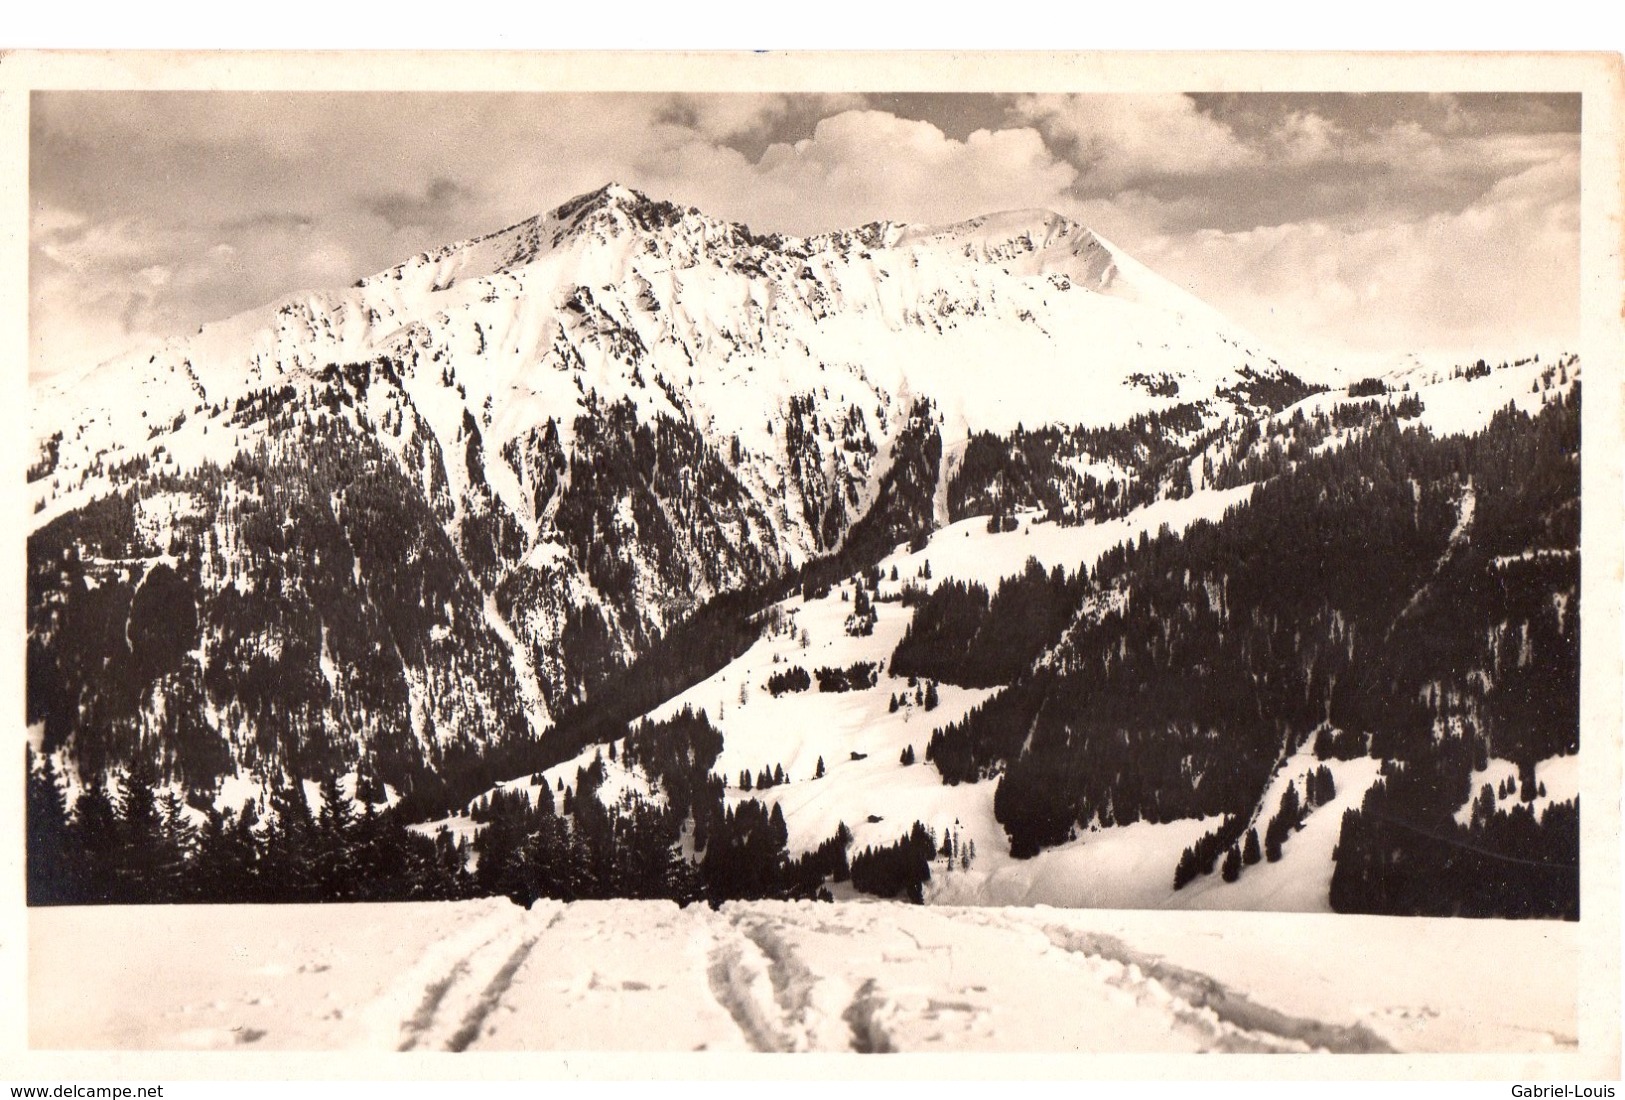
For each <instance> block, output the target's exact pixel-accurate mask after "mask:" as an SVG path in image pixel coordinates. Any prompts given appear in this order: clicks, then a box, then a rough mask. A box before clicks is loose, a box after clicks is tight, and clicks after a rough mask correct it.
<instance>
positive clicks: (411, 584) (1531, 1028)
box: [7, 55, 1622, 1078]
mask: <svg viewBox="0 0 1625 1100" xmlns="http://www.w3.org/2000/svg"><path fill="white" fill-rule="evenodd" d="M36 60H37V59H36ZM216 60H217V61H218V59H216ZM598 60H599V61H600V62H601V63H602V64H603V65H605V66H610V71H609V72H608V74H607V75H604V74H602V73H597V72H594V71H593V70H591V69H590V68H589V67H587V66H586V65H585V64H584V63H583V59H579V58H578V59H575V60H574V62H573V63H566V62H565V61H564V60H561V59H556V58H555V59H552V61H544V60H542V59H540V58H526V57H525V56H523V55H515V56H510V57H507V58H503V59H500V60H499V59H496V58H492V59H490V61H489V64H487V65H482V64H480V63H478V62H472V63H465V64H464V65H463V66H462V67H461V68H454V67H452V66H451V65H450V64H449V62H446V61H444V60H440V61H435V60H424V61H422V62H420V63H419V67H418V68H416V69H414V68H413V63H412V60H411V59H410V58H405V57H394V58H385V57H367V56H362V57H358V58H356V59H354V61H353V62H346V60H345V58H344V57H343V56H342V55H339V56H334V57H328V58H311V59H309V66H308V68H303V69H298V70H297V71H295V67H293V66H287V67H286V68H285V69H278V68H277V67H276V65H275V64H274V63H272V62H267V61H265V59H260V60H259V61H258V62H257V63H253V62H252V59H247V58H245V59H243V61H242V64H243V66H244V67H243V68H241V69H228V68H218V66H217V70H215V71H212V72H213V75H210V74H209V73H205V74H204V75H203V77H202V78H199V77H198V75H197V74H196V73H194V72H192V71H191V70H189V69H188V68H187V66H186V65H183V64H178V63H177V64H175V65H173V66H162V67H157V68H154V69H152V70H150V71H148V70H141V69H135V70H131V73H133V75H131V73H125V74H123V75H120V74H118V73H110V72H109V70H108V69H107V68H106V67H105V66H103V67H98V65H97V64H94V63H87V66H86V69H85V72H84V80H83V82H82V83H79V84H76V83H74V82H73V81H71V80H68V81H64V80H61V79H53V80H51V81H48V82H41V83H39V84H37V85H36V86H33V87H30V88H26V89H24V90H22V91H21V92H8V93H7V94H8V97H10V98H11V99H12V100H13V104H12V110H13V113H14V114H16V115H18V116H19V117H20V118H21V119H22V125H23V126H24V127H25V129H26V164H27V168H26V180H25V185H26V196H25V199H26V225H25V226H23V227H22V229H23V233H24V235H23V237H22V238H20V239H19V240H18V242H17V244H16V247H15V249H14V251H15V252H16V253H17V255H16V256H15V257H14V260H15V261H16V262H17V263H18V264H19V265H21V264H22V263H23V262H24V257H23V256H22V255H21V253H22V252H23V250H24V247H25V246H26V276H25V278H26V299H27V301H26V384H23V383H22V381H21V380H20V379H19V380H18V381H17V386H16V392H17V393H18V394H19V401H20V402H21V405H22V407H21V408H19V409H18V410H14V413H13V415H14V416H16V417H17V418H18V422H19V425H20V426H19V430H20V431H21V433H22V435H21V441H20V443H19V444H18V451H19V453H24V458H25V461H26V482H25V484H26V488H25V489H24V490H22V501H23V503H22V505H21V506H19V507H18V508H17V509H16V512H17V515H18V519H19V524H20V529H21V531H22V532H23V537H21V538H19V539H17V540H16V542H17V544H18V546H17V549H16V555H15V558H14V561H15V563H16V565H15V567H16V568H21V569H25V570H26V593H25V595H23V596H21V597H19V602H20V603H21V604H22V605H23V606H22V607H21V610H20V618H21V620H22V621H21V622H18V623H17V624H16V625H15V627H14V628H13V629H14V632H16V633H17V634H18V635H19V636H18V637H16V638H14V639H13V645H14V650H13V652H15V654H16V660H17V662H18V663H19V665H20V666H21V667H20V668H19V669H17V670H15V671H14V675H15V677H16V679H15V681H14V682H15V684H16V695H15V696H14V698H16V699H18V700H19V702H20V704H21V706H22V707H23V709H24V710H25V714H24V715H23V716H22V717H23V721H22V723H21V725H22V726H23V727H24V729H23V730H22V731H21V732H22V733H23V734H24V736H23V738H22V739H23V740H24V741H25V745H24V746H14V750H13V751H14V753H15V755H16V756H17V757H18V758H19V760H18V761H17V767H16V770H15V771H14V772H8V773H7V774H8V775H11V776H13V777H14V780H13V785H14V786H15V787H16V791H15V792H14V796H15V798H16V801H17V802H18V803H20V806H19V808H18V813H17V820H18V822H19V823H20V825H21V828H20V829H19V830H18V831H17V832H15V833H13V834H11V836H12V840H11V841H10V847H11V849H12V851H11V852H9V853H8V857H7V858H9V859H13V860H15V861H16V862H17V865H18V866H19V868H20V871H19V874H18V876H17V877H18V879H19V880H20V881H21V883H22V889H23V891H24V896H23V897H22V898H21V899H19V902H18V906H17V908H18V915H17V916H16V917H15V923H14V928H15V930H16V932H17V934H18V935H20V936H22V937H23V941H22V942H23V947H22V953H23V955H24V956H25V969H26V979H25V984H24V987H23V988H22V989H21V990H19V991H18V993H19V996H20V997H21V1000H22V1002H23V1003H25V1004H26V1025H25V1026H26V1033H25V1036H24V1038H23V1042H24V1045H25V1046H26V1047H27V1048H28V1049H29V1050H30V1051H31V1052H33V1053H34V1054H40V1053H42V1052H62V1051H86V1052H89V1051H101V1052H106V1051H121V1052H126V1053H127V1054H128V1055H129V1056H131V1057H139V1056H140V1054H141V1053H142V1052H149V1053H150V1052H235V1053H241V1054H250V1053H258V1052H268V1051H270V1052H286V1053H288V1054H289V1056H297V1055H298V1054H299V1053H300V1052H355V1053H358V1054H366V1055H369V1056H371V1055H379V1056H384V1057H386V1058H398V1057H401V1056H403V1055H406V1056H411V1055H427V1054H432V1053H445V1052H461V1053H462V1054H463V1055H464V1056H465V1057H467V1058H475V1057H477V1056H478V1055H480V1054H490V1053H494V1052H501V1053H507V1054H518V1053H523V1054H534V1055H551V1054H559V1053H563V1052H585V1053H597V1054H599V1055H603V1054H609V1053H614V1052H628V1053H631V1054H662V1055H678V1054H681V1055H684V1056H685V1058H686V1059H687V1060H685V1061H681V1062H679V1063H677V1065H679V1066H682V1067H687V1068H686V1069H682V1070H680V1071H679V1072H687V1073H695V1074H706V1073H711V1072H716V1071H717V1067H719V1066H722V1065H725V1064H730V1063H727V1062H726V1061H724V1060H725V1059H728V1058H737V1057H738V1056H746V1055H751V1054H754V1053H758V1052H768V1053H775V1054H794V1053H802V1052H817V1053H824V1054H839V1055H869V1054H886V1053H892V1052H898V1053H912V1054H940V1055H964V1054H972V1053H999V1054H1029V1055H1067V1056H1075V1057H1077V1058H1079V1059H1080V1060H1081V1061H1080V1065H1081V1066H1083V1067H1084V1068H1082V1069H1080V1070H1079V1071H1078V1072H1082V1073H1087V1072H1089V1071H1088V1069H1087V1065H1088V1062H1087V1059H1088V1058H1089V1057H1091V1056H1118V1055H1151V1056H1158V1057H1159V1058H1160V1057H1162V1056H1172V1055H1183V1054H1197V1053H1205V1054H1221V1055H1222V1054H1281V1055H1287V1056H1289V1057H1288V1058H1287V1059H1284V1060H1282V1061H1280V1062H1279V1063H1270V1062H1265V1063H1262V1067H1263V1068H1259V1069H1257V1070H1255V1071H1252V1072H1257V1073H1259V1074H1260V1075H1265V1076H1267V1075H1270V1074H1271V1073H1272V1072H1274V1071H1272V1070H1271V1069H1270V1068H1269V1067H1270V1065H1272V1064H1279V1065H1282V1066H1286V1065H1299V1066H1300V1068H1299V1069H1298V1070H1296V1071H1294V1072H1298V1073H1302V1072H1304V1071H1303V1069H1302V1068H1301V1064H1300V1062H1299V1059H1308V1058H1317V1057H1318V1058H1323V1059H1325V1061H1324V1062H1322V1063H1318V1064H1320V1065H1322V1066H1324V1067H1325V1068H1323V1069H1321V1070H1319V1071H1318V1072H1320V1073H1323V1074H1326V1075H1332V1076H1336V1075H1341V1074H1345V1073H1349V1072H1354V1073H1376V1074H1379V1075H1380V1074H1382V1073H1385V1072H1390V1070H1386V1069H1384V1068H1383V1067H1385V1066H1387V1067H1403V1066H1405V1065H1410V1066H1414V1065H1415V1062H1414V1061H1409V1062H1407V1061H1406V1060H1405V1059H1406V1058H1407V1057H1409V1056H1416V1055H1474V1056H1486V1058H1487V1060H1485V1061H1482V1062H1479V1063H1471V1062H1468V1063H1456V1065H1458V1066H1459V1065H1466V1066H1467V1067H1468V1068H1466V1069H1460V1070H1458V1071H1452V1072H1460V1073H1461V1074H1462V1075H1464V1076H1480V1075H1488V1076H1491V1077H1496V1076H1499V1077H1507V1078H1510V1077H1512V1076H1513V1075H1514V1074H1515V1072H1521V1071H1515V1070H1514V1069H1513V1067H1526V1066H1533V1067H1542V1066H1544V1067H1549V1068H1550V1070H1551V1072H1563V1073H1567V1074H1569V1075H1571V1076H1575V1077H1585V1076H1592V1077H1595V1076H1603V1077H1614V1078H1617V1077H1618V1074H1619V1055H1620V1049H1619V1015H1618V1013H1619V1009H1618V984H1617V983H1618V953H1619V923H1618V909H1617V904H1618V897H1617V893H1618V885H1619V877H1618V873H1619V872H1618V864H1619V834H1618V829H1619V824H1618V823H1619V782H1620V777H1619V759H1620V756H1619V741H1620V721H1619V710H1620V707H1619V702H1620V686H1619V685H1620V677H1619V668H1618V660H1619V646H1620V638H1619V635H1620V629H1619V619H1618V612H1619V606H1618V604H1619V576H1618V569H1619V565H1620V557H1619V550H1618V543H1619V539H1620V535H1621V530H1622V526H1621V522H1620V518H1621V517H1620V493H1619V482H1618V469H1617V468H1618V465H1619V446H1620V443H1619V436H1620V422H1619V389H1620V375H1619V367H1620V359H1619V354H1620V343H1619V321H1620V309H1619V305H1620V293H1621V282H1620V278H1619V267H1618V262H1619V240H1618V217H1619V209H1620V192H1619V179H1618V158H1619V131H1618V111H1619V103H1618V96H1619V88H1620V85H1619V59H1618V58H1617V57H1614V58H1612V61H1611V63H1610V59H1609V58H1607V57H1606V56H1602V55H1599V57H1585V56H1581V55H1575V56H1573V57H1570V58H1568V59H1558V58H1546V59H1543V60H1542V59H1536V58H1533V57H1525V58H1520V57H1517V56H1506V57H1502V58H1499V59H1480V60H1477V61H1471V60H1469V59H1467V58H1464V57H1457V58H1433V59H1420V58H1419V59H1417V60H1416V61H1415V62H1414V63H1412V64H1408V65H1401V64H1399V63H1398V62H1392V65H1391V67H1390V68H1383V67H1382V66H1381V65H1379V64H1378V63H1377V62H1376V61H1374V60H1367V61H1365V62H1362V63H1358V64H1356V63H1354V62H1351V61H1350V60H1349V59H1346V58H1345V59H1341V60H1340V61H1338V62H1337V63H1336V64H1333V63H1332V62H1331V61H1330V60H1329V59H1327V60H1326V61H1325V62H1324V63H1319V62H1317V61H1316V60H1315V58H1314V57H1313V56H1300V57H1297V58H1296V59H1295V60H1293V62H1292V64H1290V65H1287V64H1283V65H1282V66H1281V68H1280V69H1279V70H1268V69H1264V68H1262V67H1260V65H1259V63H1258V62H1257V61H1249V60H1245V59H1235V58H1232V59H1229V60H1226V59H1225V58H1223V57H1217V56H1216V57H1212V58H1208V59H1205V60H1200V61H1187V63H1185V64H1183V65H1176V64H1171V63H1166V62H1158V61H1156V60H1154V59H1139V60H1138V61H1135V60H1134V59H1129V58H1119V59H1117V60H1115V61H1113V62H1111V63H1107V62H1105V61H1099V62H1098V63H1095V64H1091V65H1083V64H1080V63H1078V62H1079V59H1078V58H1075V57H1074V58H1071V59H1070V63H1069V60H1068V58H1064V57H1054V56H1051V57H1044V58H1037V57H1034V58H1030V59H1027V62H1026V64H1027V65H1028V68H1027V69H1024V68H1023V64H1022V59H1020V58H1018V57H1012V56H1005V57H1002V58H994V57H986V58H981V59H980V63H981V66H982V67H980V68H977V67H976V66H975V63H976V62H977V59H975V58H971V59H969V60H966V59H964V58H957V59H949V58H942V57H939V58H935V59H933V58H931V57H928V56H927V57H919V58H915V59H913V60H912V61H909V60H908V59H905V58H901V57H897V58H893V59H892V60H891V61H890V62H889V63H888V64H886V65H879V64H874V63H872V60H865V59H864V58H862V57H852V58H846V59H836V58H830V59H829V61H828V64H829V67H828V69H827V71H825V72H824V73H823V74H822V75H819V74H818V72H817V70H809V69H808V67H807V66H805V65H801V66H794V65H784V64H782V63H781V62H782V60H783V59H778V60H775V59H774V58H773V57H771V56H764V57H759V58H752V57H750V56H748V55H741V56H735V57H732V58H731V59H730V58H726V57H719V58H712V59H710V64H711V65H712V66H713V67H712V68H711V69H710V70H709V71H707V70H704V69H702V68H699V67H697V64H696V63H692V59H690V62H691V63H687V64H685V63H684V62H683V61H682V59H666V60H665V61H664V62H660V61H659V59H655V58H643V59H638V58H632V57H619V58H616V57H605V58H600V59H598ZM256 64H257V66H258V67H255V66H256ZM346 64H353V66H354V67H353V68H349V69H346V68H345V65H346ZM961 66H965V67H961ZM1249 66H1251V68H1250V67H1249ZM809 71H811V72H813V76H809V75H808V74H809ZM358 72H359V73H361V74H363V75H367V76H368V79H365V80H362V79H358V78H357V73H358ZM956 72H963V73H966V74H968V75H970V76H972V77H974V78H969V79H965V80H963V81H962V82H960V81H956V80H955V79H954V74H955V73H956ZM266 73H270V74H272V75H271V76H270V77H267V76H265V75H264V74H266ZM900 73H901V74H904V75H902V76H900V75H899V74H900ZM910 74H912V75H910ZM1248 74H1255V75H1253V77H1252V78H1251V79H1250V80H1249V79H1247V75H1248ZM25 75H26V74H25ZM57 75H60V74H57ZM70 75H71V74H70ZM815 77H816V79H815ZM989 88H997V89H1000V90H986V89H989ZM896 89H901V90H896ZM23 199H24V196H19V197H18V201H19V202H22V201H23ZM19 208H20V207H19ZM1610 224H1611V226H1612V228H1610ZM19 270H21V268H19ZM1599 302H1600V303H1601V305H1600V308H1599V305H1598V303H1599ZM15 346H16V347H17V348H19V349H22V348H23V347H24V345H23V343H22V342H21V340H19V341H17V342H15ZM16 373H17V374H19V375H21V374H22V373H23V371H22V370H21V369H17V370H16ZM1582 426H1584V430H1582ZM1582 438H1583V439H1584V447H1583V448H1582ZM16 480H17V481H18V482H19V483H22V482H23V481H24V479H23V477H22V471H20V470H19V471H16ZM1582 486H1584V487H1585V492H1584V494H1582ZM1582 496H1584V507H1582ZM24 513H26V515H24ZM1582 626H1584V627H1585V628H1586V629H1582ZM1582 658H1584V660H1582ZM1582 793H1584V795H1585V799H1584V801H1585V807H1584V812H1583V813H1582V808H1581V802H1582V798H1581V795H1582ZM1599 981H1600V982H1601V983H1603V984H1602V986H1601V987H1600V990H1599V987H1598V986H1597V984H1596V983H1598V982H1599ZM1610 983H1611V984H1610ZM1291 1056H1296V1058H1294V1057H1291ZM1396 1056H1397V1057H1396ZM213 1064H214V1065H215V1067H216V1068H215V1070H214V1072H215V1073H216V1074H217V1075H219V1074H221V1073H222V1071H220V1069H219V1065H220V1063H213ZM436 1064H438V1063H436ZM1248 1064H1249V1065H1258V1064H1259V1063H1248ZM1310 1064H1311V1065H1313V1064H1317V1063H1310ZM1351 1064H1355V1065H1356V1066H1357V1067H1359V1068H1355V1069H1353V1070H1350V1069H1349V1068H1348V1067H1349V1066H1350V1065H1351ZM1138 1065H1139V1066H1140V1067H1141V1068H1140V1069H1137V1070H1129V1071H1126V1072H1130V1073H1157V1072H1159V1069H1158V1068H1157V1067H1158V1065H1159V1063H1158V1062H1157V1061H1146V1062H1141V1063H1138ZM1475 1067H1476V1068H1475ZM787 1072H794V1069H793V1068H791V1069H790V1070H788V1071H787ZM1119 1072H1124V1071H1123V1070H1121V1068H1120V1067H1119ZM1204 1072H1207V1073H1214V1072H1223V1071H1222V1070H1220V1069H1215V1068H1209V1069H1207V1070H1205V1071H1204ZM1392 1072H1400V1070H1399V1069H1398V1068H1395V1069H1393V1070H1392Z"/></svg>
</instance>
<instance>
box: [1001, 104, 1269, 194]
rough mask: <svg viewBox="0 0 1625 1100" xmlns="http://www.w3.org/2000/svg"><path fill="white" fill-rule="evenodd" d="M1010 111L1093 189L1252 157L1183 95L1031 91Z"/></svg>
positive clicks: (1233, 163)
mask: <svg viewBox="0 0 1625 1100" xmlns="http://www.w3.org/2000/svg"><path fill="white" fill-rule="evenodd" d="M1016 112H1017V113H1018V114H1019V115H1020V116H1021V117H1023V118H1026V119H1028V120H1030V121H1032V122H1034V123H1036V124H1037V125H1038V126H1039V127H1040V128H1042V129H1043V131H1044V133H1045V134H1046V135H1048V136H1049V137H1051V138H1052V139H1054V140H1056V141H1058V142H1060V143H1061V144H1062V145H1063V146H1065V147H1067V148H1068V149H1069V150H1070V151H1071V152H1072V153H1073V155H1074V156H1075V157H1076V158H1077V161H1078V164H1079V166H1080V167H1081V168H1082V169H1083V171H1084V173H1085V176H1086V179H1087V182H1088V183H1089V184H1090V185H1091V186H1092V187H1094V188H1114V187H1121V186H1124V185H1125V184H1130V183H1133V182H1135V181H1137V180H1144V179H1147V178H1149V177H1152V176H1169V175H1172V176H1183V175H1194V174H1199V173H1208V172H1214V171H1221V170H1228V169H1234V168H1238V167H1241V166H1244V165H1248V164H1252V163H1256V162H1257V160H1258V154H1257V152H1256V150H1254V149H1251V148H1249V147H1248V146H1247V145H1246V144H1245V143H1244V142H1242V141H1241V140H1240V139H1239V138H1237V136H1236V135H1235V133H1234V132H1233V131H1232V130H1231V129H1230V127H1228V126H1226V125H1225V124H1224V123H1222V122H1219V121H1217V120H1215V119H1214V118H1212V117H1210V116H1209V115H1206V114H1204V113H1202V111H1201V110H1200V109H1199V108H1198V107H1197V106H1196V103H1195V102H1194V101H1193V100H1191V99H1190V97H1188V96H1183V95H1030V96H1023V97H1021V98H1020V99H1019V100H1018V101H1017V104H1016Z"/></svg>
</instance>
